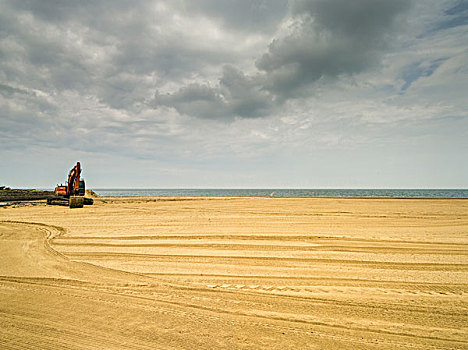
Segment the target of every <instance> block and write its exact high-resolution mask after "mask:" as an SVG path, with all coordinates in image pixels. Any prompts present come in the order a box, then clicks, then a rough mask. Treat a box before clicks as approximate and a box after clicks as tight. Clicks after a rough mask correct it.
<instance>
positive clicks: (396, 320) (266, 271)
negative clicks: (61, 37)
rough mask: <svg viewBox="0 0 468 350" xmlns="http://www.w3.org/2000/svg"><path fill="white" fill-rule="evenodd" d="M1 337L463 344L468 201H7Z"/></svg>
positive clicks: (29, 344) (78, 341)
mask: <svg viewBox="0 0 468 350" xmlns="http://www.w3.org/2000/svg"><path fill="white" fill-rule="evenodd" d="M0 256H1V262H0V325H1V327H0V348H1V349H216V348H229V349H243V348H245V349H258V348H260V349H409V348H411V349H467V348H468V294H467V293H468V259H467V256H468V199H332V198H290V199H276V198H275V199H222V198H219V199H197V198H193V199H182V198H180V199H177V198H172V199H160V198H159V199H158V198H133V199H131V198H121V199H110V198H101V199H96V200H95V205H93V206H86V207H84V208H82V209H68V208H66V207H57V206H45V205H40V206H24V207H8V208H0Z"/></svg>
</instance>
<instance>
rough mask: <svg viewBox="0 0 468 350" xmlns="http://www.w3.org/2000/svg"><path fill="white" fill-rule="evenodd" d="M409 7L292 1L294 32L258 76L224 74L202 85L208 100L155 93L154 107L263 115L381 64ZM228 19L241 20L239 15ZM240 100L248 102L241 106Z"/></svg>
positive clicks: (398, 2)
mask: <svg viewBox="0 0 468 350" xmlns="http://www.w3.org/2000/svg"><path fill="white" fill-rule="evenodd" d="M409 3H410V2H409V1H407V0H394V1H387V0H356V1H348V0H333V1H330V0H326V1H325V0H316V1H293V2H291V9H290V16H291V18H290V21H291V23H292V24H291V25H290V33H288V34H286V35H285V36H284V37H282V38H279V39H275V40H273V41H272V42H271V44H270V45H269V47H268V51H267V52H266V53H265V54H264V55H263V56H261V57H260V58H259V59H258V61H257V62H256V66H257V68H258V69H259V71H260V72H259V73H258V74H256V75H253V76H246V75H244V74H242V73H241V72H235V73H233V72H234V71H229V70H227V71H226V70H225V71H224V74H223V76H222V78H220V80H219V85H218V86H217V87H214V88H208V87H206V86H204V87H201V86H198V90H200V91H201V90H203V91H205V92H206V91H207V89H208V90H209V91H210V94H209V96H210V98H209V99H207V98H203V99H200V98H199V94H190V93H188V90H187V89H188V88H187V87H184V88H181V89H180V90H179V91H177V92H174V93H173V94H168V95H165V96H160V95H157V96H156V99H155V103H156V105H157V104H158V103H160V104H163V105H165V106H172V107H174V108H175V109H177V110H178V111H179V112H181V113H186V114H189V115H190V114H195V115H196V116H198V117H207V118H213V117H214V118H232V117H235V116H238V117H246V118H251V117H261V116H264V115H266V113H267V112H268V111H271V110H272V109H273V108H274V107H275V105H277V104H278V103H280V102H281V101H285V100H288V99H291V98H297V97H302V96H307V95H308V94H310V92H309V91H308V90H304V87H305V88H307V87H309V86H310V85H311V84H313V83H314V82H315V81H317V80H318V79H320V78H322V77H325V78H336V77H338V76H340V75H344V74H354V73H359V72H362V71H364V70H366V69H368V68H370V67H372V66H373V65H374V64H376V63H378V62H379V59H380V58H381V55H382V53H383V52H385V49H386V48H387V47H388V44H389V43H390V41H391V40H390V39H391V37H392V35H394V31H395V23H396V22H397V19H398V16H399V15H400V14H402V13H404V12H405V11H407V10H408V9H409V7H410V6H409ZM216 8H217V7H214V9H216ZM218 11H219V9H218ZM230 13H231V12H225V15H226V16H228V14H230ZM227 18H230V19H231V20H232V21H234V22H235V20H237V16H236V14H235V12H234V16H232V17H231V16H229V17H227ZM240 82H241V83H240ZM194 87H195V86H194V85H192V86H191V87H190V90H193V89H194ZM242 99H244V102H240V101H241V100H242ZM188 106H190V108H187V107H188ZM210 106H211V107H210ZM191 111H192V112H191ZM210 111H216V113H210Z"/></svg>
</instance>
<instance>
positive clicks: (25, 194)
mask: <svg viewBox="0 0 468 350" xmlns="http://www.w3.org/2000/svg"><path fill="white" fill-rule="evenodd" d="M53 197H55V195H54V191H40V190H26V189H2V190H0V202H14V201H30V200H42V199H47V198H53Z"/></svg>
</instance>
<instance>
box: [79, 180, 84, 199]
mask: <svg viewBox="0 0 468 350" xmlns="http://www.w3.org/2000/svg"><path fill="white" fill-rule="evenodd" d="M84 195H85V182H84V180H80V182H79V183H78V196H84Z"/></svg>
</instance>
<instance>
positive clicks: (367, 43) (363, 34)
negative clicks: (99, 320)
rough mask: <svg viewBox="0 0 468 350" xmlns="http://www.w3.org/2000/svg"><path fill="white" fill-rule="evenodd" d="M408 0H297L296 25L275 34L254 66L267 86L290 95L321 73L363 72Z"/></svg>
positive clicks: (380, 50) (379, 51) (378, 52)
mask: <svg viewBox="0 0 468 350" xmlns="http://www.w3.org/2000/svg"><path fill="white" fill-rule="evenodd" d="M408 9H409V2H408V1H406V0H395V1H387V0H380V1H379V0H357V1H347V0H334V1H329V0H327V1H325V0H318V1H295V2H293V6H292V14H293V17H294V18H295V20H296V22H295V28H294V29H293V31H292V33H291V34H290V35H287V36H286V37H285V38H283V39H278V40H274V41H273V42H272V43H271V44H270V46H269V49H268V52H267V53H266V54H264V55H263V56H262V57H261V59H259V60H258V61H257V67H258V68H259V69H260V70H262V71H264V72H265V73H266V74H267V76H268V82H267V86H266V87H267V88H268V89H269V90H271V91H275V92H276V93H277V94H278V95H279V96H280V97H284V98H290V97H293V96H294V95H296V94H297V93H298V89H301V88H302V87H304V86H305V85H308V84H310V83H313V82H314V81H316V80H318V79H320V78H321V77H332V78H335V77H337V76H339V75H341V74H353V73H359V72H362V71H364V70H366V69H368V68H370V67H371V66H372V65H373V64H375V63H377V62H379V59H380V57H381V54H382V53H383V51H384V49H385V48H386V47H387V46H388V44H389V43H390V41H391V37H392V35H394V30H395V28H394V24H395V22H396V20H397V18H398V15H399V14H401V13H403V12H405V11H406V10H408Z"/></svg>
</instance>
